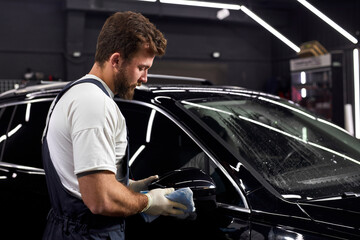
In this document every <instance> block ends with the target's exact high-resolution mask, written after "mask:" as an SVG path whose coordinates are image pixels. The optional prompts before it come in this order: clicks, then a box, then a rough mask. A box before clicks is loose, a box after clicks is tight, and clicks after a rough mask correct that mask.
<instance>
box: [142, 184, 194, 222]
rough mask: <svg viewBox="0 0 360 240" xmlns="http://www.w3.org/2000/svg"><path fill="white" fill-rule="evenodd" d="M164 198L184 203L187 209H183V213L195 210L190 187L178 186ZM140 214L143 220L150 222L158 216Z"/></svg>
mask: <svg viewBox="0 0 360 240" xmlns="http://www.w3.org/2000/svg"><path fill="white" fill-rule="evenodd" d="M143 193H146V192H143ZM166 198H167V199H169V200H171V201H174V202H178V203H181V204H183V205H185V206H186V207H187V209H186V210H183V211H184V213H185V214H184V215H186V214H187V213H191V212H194V211H195V204H194V199H193V192H192V191H191V189H190V188H189V187H187V188H180V189H178V190H176V191H174V192H172V193H170V194H168V195H166ZM141 216H142V217H143V218H144V220H145V222H152V221H154V220H155V219H156V218H158V217H159V216H153V215H148V214H146V213H141ZM174 216H175V217H180V218H182V216H183V215H174Z"/></svg>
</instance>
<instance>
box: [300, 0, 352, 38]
mask: <svg viewBox="0 0 360 240" xmlns="http://www.w3.org/2000/svg"><path fill="white" fill-rule="evenodd" d="M297 1H298V2H299V3H301V4H302V5H304V6H305V7H306V8H307V9H309V10H310V11H311V12H313V13H314V14H315V15H316V16H318V17H319V18H321V19H322V20H323V21H325V22H326V23H327V24H329V25H330V26H331V27H333V28H334V29H335V30H336V31H338V32H339V33H340V34H341V35H343V36H344V37H346V38H347V39H349V40H350V41H351V42H352V43H354V44H356V43H358V40H357V39H356V38H355V37H353V36H352V35H351V34H350V33H348V32H347V31H345V30H344V29H343V28H342V27H340V26H339V25H338V24H336V23H335V22H334V21H333V20H331V19H330V18H328V17H327V16H326V15H325V14H323V13H322V12H320V11H319V10H318V9H317V8H315V7H314V6H313V5H311V4H310V3H308V2H307V1H306V0H297Z"/></svg>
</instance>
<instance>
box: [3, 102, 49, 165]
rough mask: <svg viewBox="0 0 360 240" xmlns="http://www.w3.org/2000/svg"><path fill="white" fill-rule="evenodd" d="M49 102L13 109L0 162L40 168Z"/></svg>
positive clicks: (26, 104) (23, 105)
mask: <svg viewBox="0 0 360 240" xmlns="http://www.w3.org/2000/svg"><path fill="white" fill-rule="evenodd" d="M49 106H50V102H36V103H30V102H29V103H25V104H19V105H17V106H15V107H14V115H13V119H12V121H11V124H10V127H9V132H8V134H7V139H6V141H5V148H4V151H3V156H2V161H4V162H9V163H13V164H19V165H24V166H30V167H37V168H42V158H41V136H42V133H43V130H44V126H45V120H46V116H47V112H48V109H49Z"/></svg>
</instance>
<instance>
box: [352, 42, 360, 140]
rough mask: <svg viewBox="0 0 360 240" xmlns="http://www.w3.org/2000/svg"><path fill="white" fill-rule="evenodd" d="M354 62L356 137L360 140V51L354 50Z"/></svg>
mask: <svg viewBox="0 0 360 240" xmlns="http://www.w3.org/2000/svg"><path fill="white" fill-rule="evenodd" d="M353 62H354V109H355V137H356V138H360V96H359V91H360V89H359V87H360V83H359V81H360V76H359V74H360V73H359V71H360V70H359V49H357V48H355V49H354V50H353Z"/></svg>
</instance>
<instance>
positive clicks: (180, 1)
mask: <svg viewBox="0 0 360 240" xmlns="http://www.w3.org/2000/svg"><path fill="white" fill-rule="evenodd" d="M160 2H161V3H168V4H177V5H185V6H194V7H208V8H219V9H229V10H240V5H237V4H226V3H213V2H204V1H186V0H160Z"/></svg>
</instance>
